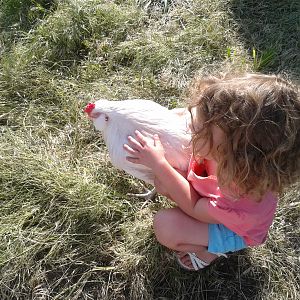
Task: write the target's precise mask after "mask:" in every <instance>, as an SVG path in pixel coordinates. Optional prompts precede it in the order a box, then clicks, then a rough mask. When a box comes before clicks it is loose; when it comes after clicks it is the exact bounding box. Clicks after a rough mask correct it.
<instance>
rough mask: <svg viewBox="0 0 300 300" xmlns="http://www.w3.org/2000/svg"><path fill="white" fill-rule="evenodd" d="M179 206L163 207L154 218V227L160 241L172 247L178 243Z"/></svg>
mask: <svg viewBox="0 0 300 300" xmlns="http://www.w3.org/2000/svg"><path fill="white" fill-rule="evenodd" d="M177 210H178V209H177V208H169V209H162V210H160V211H158V212H157V213H156V214H155V216H154V219H153V229H154V233H155V236H156V238H157V240H158V241H159V243H161V244H163V245H165V246H167V247H170V245H171V244H174V243H176V237H175V235H176V234H175V235H174V232H176V224H178V222H177V220H178V212H177Z"/></svg>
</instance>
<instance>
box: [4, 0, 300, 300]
mask: <svg viewBox="0 0 300 300" xmlns="http://www.w3.org/2000/svg"><path fill="white" fill-rule="evenodd" d="M299 20H300V9H299V5H298V1H297V0H291V1H271V0H269V1H263V2H262V1H256V0H253V1H248V0H231V1H229V0H202V1H188V0H136V1H134V0H123V1H122V0H115V1H105V0H80V1H79V0H77V1H71V0H70V1H58V0H52V1H51V0H49V1H47V0H36V1H32V0H2V1H0V28H1V31H0V55H1V58H0V201H1V202H0V216H1V218H0V236H1V244H0V266H1V271H0V272H1V273H0V299H3V300H14V299H103V300H104V299H161V300H162V299H224V300H225V299H228V300H229V299H232V300H235V299H272V300H273V299H295V300H296V299H299V293H300V288H299V285H300V284H299V282H300V280H299V279H300V278H299V254H300V253H299V242H300V240H299V233H300V232H299V221H300V220H299V212H300V204H299V203H300V202H299V199H300V189H299V187H298V186H293V187H291V188H290V189H289V190H288V191H287V192H286V193H285V194H284V195H282V197H281V201H280V204H279V208H278V213H277V215H276V219H275V221H274V224H273V226H272V229H271V232H270V237H269V240H268V241H267V243H266V244H265V245H263V246H261V247H257V248H255V249H249V250H246V251H242V252H240V253H238V254H236V255H233V256H231V257H230V258H229V259H228V260H225V261H222V262H220V263H219V264H216V265H214V266H212V267H211V268H209V269H208V270H205V271H204V272H201V273H189V272H185V271H182V270H181V269H180V268H179V267H178V266H177V264H176V263H175V261H174V259H173V258H172V255H171V253H169V252H168V251H166V249H164V248H163V247H161V246H160V245H158V243H157V242H156V241H155V239H154V236H153V232H152V228H151V223H152V216H153V214H154V213H155V212H156V211H157V210H159V209H160V208H162V207H166V206H169V205H170V204H169V203H168V202H167V200H166V199H164V198H163V197H160V198H159V199H158V200H157V201H155V202H152V203H149V204H148V205H146V206H145V207H143V203H142V202H141V201H140V200H138V199H133V198H130V197H128V196H127V195H126V193H127V192H128V191H137V190H139V189H140V187H139V183H138V182H137V181H136V180H134V179H133V178H131V177H129V176H126V175H125V174H124V173H122V172H120V171H117V170H115V169H114V168H113V167H112V166H111V164H110V163H109V161H108V157H107V151H106V149H105V147H104V145H103V141H102V139H101V137H100V136H99V135H98V134H97V133H96V132H95V131H94V130H93V128H92V126H91V124H90V123H89V122H88V120H86V118H85V116H84V115H83V113H82V108H83V107H84V105H85V103H87V102H88V101H89V100H92V99H95V98H97V97H107V98H110V99H124V98H134V97H141V98H148V99H153V100H155V101H158V102H160V103H162V104H164V105H166V106H168V107H175V106H182V105H184V95H185V88H186V86H187V84H188V82H189V81H190V80H191V78H193V76H195V75H199V74H200V75H201V74H206V73H210V72H219V71H222V72H224V71H236V70H252V71H262V72H276V73H277V72H284V73H287V74H288V75H289V77H291V78H292V79H293V80H295V81H298V80H299V78H300V63H299V62H300V58H299V53H300V52H299V41H300V39H299Z"/></svg>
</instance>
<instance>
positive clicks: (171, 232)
mask: <svg viewBox="0 0 300 300" xmlns="http://www.w3.org/2000/svg"><path fill="white" fill-rule="evenodd" d="M153 227H154V232H155V235H156V238H157V240H158V241H159V242H160V243H161V244H162V245H164V246H166V247H168V248H170V249H173V250H176V251H178V252H180V253H179V256H180V257H181V261H182V262H183V263H184V264H185V265H186V266H188V267H192V263H191V261H190V258H189V256H188V255H186V252H194V253H196V255H197V256H198V257H199V258H200V259H201V260H203V261H205V262H207V263H210V262H212V261H213V260H214V259H216V258H217V255H215V254H212V253H209V252H208V251H207V246H208V224H207V223H203V222H200V221H198V220H196V219H194V218H192V217H190V216H188V215H187V214H185V213H184V212H183V211H182V210H181V209H180V208H178V207H176V208H169V209H164V210H161V211H159V212H158V213H157V214H156V215H155V217H154V222H153Z"/></svg>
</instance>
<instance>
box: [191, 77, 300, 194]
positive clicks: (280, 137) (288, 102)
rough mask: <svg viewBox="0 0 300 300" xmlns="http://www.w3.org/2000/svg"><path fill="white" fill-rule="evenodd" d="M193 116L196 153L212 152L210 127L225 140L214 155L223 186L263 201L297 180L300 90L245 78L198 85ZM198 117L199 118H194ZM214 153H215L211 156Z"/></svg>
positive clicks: (275, 81)
mask: <svg viewBox="0 0 300 300" xmlns="http://www.w3.org/2000/svg"><path fill="white" fill-rule="evenodd" d="M189 97H190V99H191V100H192V104H191V105H190V106H189V111H190V113H191V115H192V120H193V121H192V125H193V128H194V129H196V128H197V126H195V125H196V124H197V120H196V119H194V118H197V117H196V116H197V115H201V117H202V116H203V118H204V120H201V122H203V121H204V123H203V124H200V125H201V126H200V127H199V128H200V129H198V130H197V129H196V130H195V131H194V132H193V135H192V143H193V152H194V155H195V157H196V154H197V149H199V148H201V145H203V141H205V143H209V145H210V151H212V148H213V137H212V126H213V125H214V126H218V127H219V128H220V129H222V130H223V132H224V134H225V140H224V142H223V143H222V144H221V145H220V146H219V147H218V149H216V151H217V152H216V153H217V161H218V170H217V177H218V181H219V184H220V186H224V187H233V186H234V187H237V189H238V191H239V192H238V194H239V195H243V194H253V195H256V196H258V198H261V196H262V195H263V194H264V193H265V192H266V191H273V192H279V193H280V192H282V189H283V188H284V187H285V186H287V185H288V184H291V183H293V182H295V181H296V180H297V179H299V175H300V174H299V165H300V163H299V161H300V158H299V157H300V99H299V90H298V89H297V87H296V86H294V85H292V84H291V83H289V82H288V81H287V80H284V79H283V78H281V77H279V76H275V75H262V74H245V75H242V76H238V77H229V76H224V77H223V78H216V77H208V78H205V79H203V80H197V79H196V80H195V81H194V83H193V85H192V88H191V90H190V95H189ZM194 113H195V115H193V114H194ZM213 152H214V151H212V153H213Z"/></svg>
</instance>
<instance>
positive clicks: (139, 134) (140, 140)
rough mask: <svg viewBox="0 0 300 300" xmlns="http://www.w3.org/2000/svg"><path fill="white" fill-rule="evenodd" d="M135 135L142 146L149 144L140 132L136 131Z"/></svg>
mask: <svg viewBox="0 0 300 300" xmlns="http://www.w3.org/2000/svg"><path fill="white" fill-rule="evenodd" d="M134 133H135V135H136V137H137V140H138V142H140V144H141V145H142V146H145V145H146V144H147V139H146V138H145V136H144V135H142V134H141V133H140V132H139V131H138V130H136V131H135V132H134Z"/></svg>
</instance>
